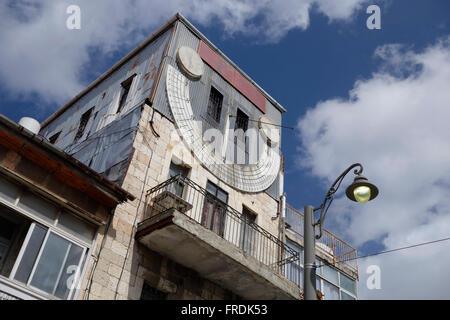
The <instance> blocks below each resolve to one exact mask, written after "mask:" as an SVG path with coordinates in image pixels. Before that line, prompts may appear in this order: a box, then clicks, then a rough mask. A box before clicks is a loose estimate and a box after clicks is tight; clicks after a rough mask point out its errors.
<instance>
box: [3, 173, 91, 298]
mask: <svg viewBox="0 0 450 320" xmlns="http://www.w3.org/2000/svg"><path fill="white" fill-rule="evenodd" d="M0 179H5V180H6V181H8V182H9V183H12V184H14V185H15V186H17V187H18V189H19V190H18V192H17V194H16V198H15V199H14V201H8V200H6V199H3V198H2V197H0V206H1V205H3V206H4V207H6V208H8V209H10V210H11V211H14V212H16V213H17V214H19V215H22V216H24V217H26V218H28V219H30V220H31V225H30V227H29V229H28V232H27V235H26V237H25V239H24V241H23V244H22V246H21V248H20V251H19V254H18V256H17V258H16V261H15V262H14V266H13V269H12V270H11V273H10V275H9V277H8V278H6V277H3V276H2V277H3V278H4V279H8V280H10V281H11V282H12V283H13V284H15V285H17V286H19V287H24V289H28V290H31V291H32V292H34V293H35V294H39V295H42V296H43V297H45V298H46V299H49V298H50V299H58V300H61V299H60V298H58V297H56V296H53V295H51V294H49V293H47V292H45V291H43V290H40V289H38V288H35V287H33V286H29V285H28V284H24V283H22V282H20V281H17V280H14V276H15V273H16V271H17V268H18V265H19V262H20V261H22V257H23V253H24V251H25V248H26V246H27V245H28V242H29V238H30V236H31V231H32V229H33V230H34V225H35V224H36V223H37V224H40V225H42V226H44V227H46V228H48V230H47V233H46V236H45V238H44V240H43V245H42V247H41V248H40V250H39V254H38V256H37V258H36V260H35V264H34V265H33V270H32V273H31V274H30V277H29V279H28V283H29V282H30V279H32V276H33V274H34V269H35V267H36V265H37V261H39V259H40V255H41V252H42V250H43V248H44V247H45V243H46V241H47V237H48V235H49V234H50V232H53V233H55V234H56V235H58V236H60V237H62V238H64V239H66V240H68V241H70V242H72V243H75V244H76V245H78V246H80V247H82V248H83V253H82V255H81V262H84V263H82V265H80V264H79V265H78V266H79V267H81V270H80V272H79V274H78V276H77V282H76V283H75V284H74V289H71V292H70V294H69V296H68V298H67V300H74V299H77V297H78V294H79V292H80V291H81V284H82V282H83V278H84V276H85V274H86V269H87V264H88V262H89V261H90V260H89V257H90V255H91V252H92V250H93V246H94V243H95V241H96V238H97V236H98V228H97V229H96V230H95V233H94V236H93V239H92V241H91V242H90V243H88V242H85V241H83V240H81V239H78V238H76V237H75V236H73V235H71V234H70V233H68V232H66V231H64V230H60V229H59V228H58V227H57V223H58V220H59V217H60V216H61V214H72V213H70V212H68V211H67V210H62V209H59V210H58V213H57V215H56V217H55V219H54V220H53V222H52V223H49V222H48V221H45V220H44V219H42V218H40V217H37V216H35V215H33V214H31V213H29V212H28V211H27V210H25V209H23V208H21V207H19V206H18V205H19V201H20V198H21V197H22V195H23V194H24V193H25V192H31V193H33V194H34V195H35V196H36V197H41V198H42V196H40V195H37V194H36V193H35V192H32V190H31V189H29V188H25V187H23V186H20V185H19V184H18V183H17V182H13V181H11V180H10V179H6V177H5V176H3V175H0ZM44 200H46V201H48V202H50V203H52V204H53V205H55V206H56V207H60V205H58V204H55V203H54V202H52V201H51V200H49V199H45V198H44ZM83 220H84V219H83ZM85 221H87V220H85ZM87 222H89V221H87ZM89 223H91V222H89ZM91 224H92V223H91ZM92 225H93V227H94V228H95V224H92Z"/></svg>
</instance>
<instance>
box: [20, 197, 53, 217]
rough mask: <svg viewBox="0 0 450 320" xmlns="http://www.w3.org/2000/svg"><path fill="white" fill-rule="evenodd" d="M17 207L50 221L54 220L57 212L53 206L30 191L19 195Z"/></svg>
mask: <svg viewBox="0 0 450 320" xmlns="http://www.w3.org/2000/svg"><path fill="white" fill-rule="evenodd" d="M19 207H21V208H23V209H25V210H26V211H28V212H29V213H32V214H34V215H36V216H37V217H39V218H41V219H43V220H45V221H48V222H50V223H52V222H53V221H54V220H55V218H56V214H57V213H58V209H57V208H56V207H55V206H53V205H52V204H51V203H49V202H47V201H45V200H44V199H41V198H40V197H38V196H35V195H34V194H32V193H30V192H26V193H25V194H23V195H22V196H21V197H20V201H19Z"/></svg>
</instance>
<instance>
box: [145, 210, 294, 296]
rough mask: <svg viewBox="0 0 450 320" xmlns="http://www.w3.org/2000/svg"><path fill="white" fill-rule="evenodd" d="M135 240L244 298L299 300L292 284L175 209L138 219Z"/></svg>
mask: <svg viewBox="0 0 450 320" xmlns="http://www.w3.org/2000/svg"><path fill="white" fill-rule="evenodd" d="M136 239H137V240H138V241H139V242H140V243H142V244H143V245H145V246H147V247H148V248H149V249H151V250H153V251H156V252H158V253H160V254H162V255H164V256H167V257H168V258H170V259H172V260H174V261H175V262H177V263H179V264H181V265H183V266H185V267H188V268H190V269H193V270H195V271H197V272H198V273H199V274H200V275H201V276H202V277H204V278H205V279H208V280H210V281H212V282H214V283H216V284H218V285H220V286H222V287H223V288H225V289H228V290H230V291H232V292H234V293H235V294H237V295H239V296H241V297H242V298H244V299H255V300H274V299H276V300H292V299H300V290H299V288H298V286H297V285H296V284H295V283H293V282H291V281H290V280H288V279H287V278H285V277H284V276H282V275H280V274H278V273H277V272H275V271H274V270H272V269H271V268H269V267H268V266H266V265H265V264H263V263H261V262H260V261H258V260H257V259H255V258H254V257H252V256H250V255H248V254H246V253H245V252H244V251H243V250H242V249H240V248H238V247H236V246H235V245H233V244H232V243H230V242H228V241H227V240H225V239H223V238H221V237H220V236H218V235H217V234H216V233H214V232H212V231H210V230H208V229H206V228H204V227H203V226H201V225H200V224H199V223H197V222H195V221H194V220H192V219H191V218H189V217H188V216H186V215H184V214H182V213H180V212H178V211H176V210H173V209H172V210H168V211H167V212H165V213H163V214H159V215H158V216H154V217H151V218H148V219H146V220H144V221H143V222H141V223H140V224H139V226H138V230H137V232H136Z"/></svg>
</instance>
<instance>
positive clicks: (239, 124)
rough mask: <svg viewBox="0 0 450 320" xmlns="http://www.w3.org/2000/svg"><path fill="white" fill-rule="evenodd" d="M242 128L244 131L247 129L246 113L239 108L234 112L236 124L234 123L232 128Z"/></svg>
mask: <svg viewBox="0 0 450 320" xmlns="http://www.w3.org/2000/svg"><path fill="white" fill-rule="evenodd" d="M238 129H242V130H243V131H244V132H245V131H247V129H248V115H246V114H245V113H244V112H242V111H241V109H238V110H237V114H236V124H235V125H234V130H238Z"/></svg>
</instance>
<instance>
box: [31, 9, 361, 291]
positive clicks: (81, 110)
mask: <svg viewBox="0 0 450 320" xmlns="http://www.w3.org/2000/svg"><path fill="white" fill-rule="evenodd" d="M285 111H286V110H285V109H284V108H283V107H282V106H281V105H279V104H278V103H277V102H276V101H275V100H274V99H273V98H272V97H270V96H269V95H268V94H267V93H266V92H265V91H264V90H263V89H262V88H260V87H259V86H258V85H257V84H256V83H255V82H254V81H253V80H252V79H250V78H249V77H248V76H247V75H246V74H245V73H244V72H243V71H242V70H240V69H239V67H238V66H236V65H235V64H234V63H233V62H232V61H231V60H230V59H229V58H227V57H226V56H225V55H224V54H223V53H222V52H221V51H220V50H219V49H218V48H216V47H215V46H214V45H213V44H212V43H211V42H210V41H209V40H208V39H207V38H206V37H204V36H203V35H202V34H201V33H200V32H199V31H198V30H197V29H196V28H195V27H194V26H193V25H192V24H191V23H189V22H188V21H187V20H186V19H185V18H183V17H182V16H181V15H179V14H177V15H176V16H174V17H173V18H171V19H170V20H169V21H168V22H167V23H165V24H164V25H163V26H162V27H160V28H159V29H158V30H157V31H155V33H153V34H152V35H151V36H150V37H149V38H148V39H146V40H145V41H144V42H143V43H141V44H140V45H139V46H138V47H137V48H135V49H134V50H133V51H132V52H130V53H129V54H128V55H126V56H125V57H124V58H123V59H121V60H120V61H119V62H118V63H116V64H115V65H114V66H113V67H112V68H111V69H109V70H108V71H107V72H106V73H105V74H103V75H102V76H100V77H99V78H98V79H97V80H96V81H94V82H93V83H92V84H91V85H89V87H87V88H86V89H85V90H83V91H82V92H81V93H80V94H79V95H77V96H76V97H75V98H73V99H72V100H71V101H70V102H68V103H67V104H66V105H65V106H63V107H62V108H61V109H60V110H58V111H57V112H56V113H55V114H53V115H52V116H51V117H50V118H48V119H47V120H46V121H44V122H43V123H42V129H41V131H40V136H42V137H45V138H46V139H47V140H48V141H49V143H51V144H53V145H54V146H55V147H56V148H58V149H60V150H63V151H64V152H65V153H67V154H69V155H70V156H72V157H73V158H75V159H77V160H78V161H80V162H81V163H83V164H84V165H85V166H88V167H90V168H91V169H92V170H93V171H95V172H97V173H98V174H101V175H102V176H103V177H104V178H106V179H108V180H110V181H112V182H114V183H115V184H117V185H118V186H120V188H121V189H118V190H122V189H123V190H126V191H127V194H130V195H134V196H135V199H134V200H129V201H127V202H124V203H121V204H119V205H118V206H117V207H116V208H115V209H114V212H113V213H112V214H111V215H110V216H109V217H110V223H106V224H102V225H101V226H99V228H98V230H97V232H96V236H95V238H92V242H91V243H90V250H89V255H88V257H87V258H86V260H85V261H84V262H83V268H84V270H85V272H84V273H83V275H82V277H81V281H80V285H79V287H80V290H78V291H77V292H76V293H74V294H73V295H72V296H71V297H70V298H73V299H300V297H301V277H302V276H301V274H302V262H301V255H302V253H301V246H302V240H301V214H300V213H299V212H296V211H295V210H293V209H292V208H290V207H289V206H287V205H286V199H285V195H284V192H283V179H284V173H283V156H282V155H281V130H280V125H281V123H282V115H283V113H285ZM286 222H287V223H288V224H286ZM327 239H328V238H327ZM329 239H330V241H329V242H326V243H325V242H324V243H319V244H318V248H319V249H318V252H319V253H318V259H321V261H323V262H326V263H327V264H329V265H330V266H329V269H326V268H325V269H323V270H326V271H322V269H321V270H319V275H320V276H321V277H320V278H319V279H320V280H319V281H320V283H319V287H318V288H319V289H320V290H323V291H324V292H325V297H327V292H330V293H329V294H328V297H334V298H337V299H339V298H342V299H343V298H354V297H356V284H355V279H356V278H357V268H356V267H355V265H352V264H351V263H347V264H346V263H342V262H343V260H346V259H348V257H349V256H350V255H351V256H353V255H354V254H356V251H355V250H354V249H353V248H351V247H350V246H348V245H347V247H346V246H343V245H342V243H343V242H342V241H341V240H339V239H338V238H336V237H334V238H333V237H331V236H330V237H329ZM327 241H328V240H327ZM340 246H341V247H342V248H341V247H340ZM338 247H339V248H340V249H339V250H338V249H337V248H338ZM325 273H326V274H325ZM336 293H337V295H336Z"/></svg>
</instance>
